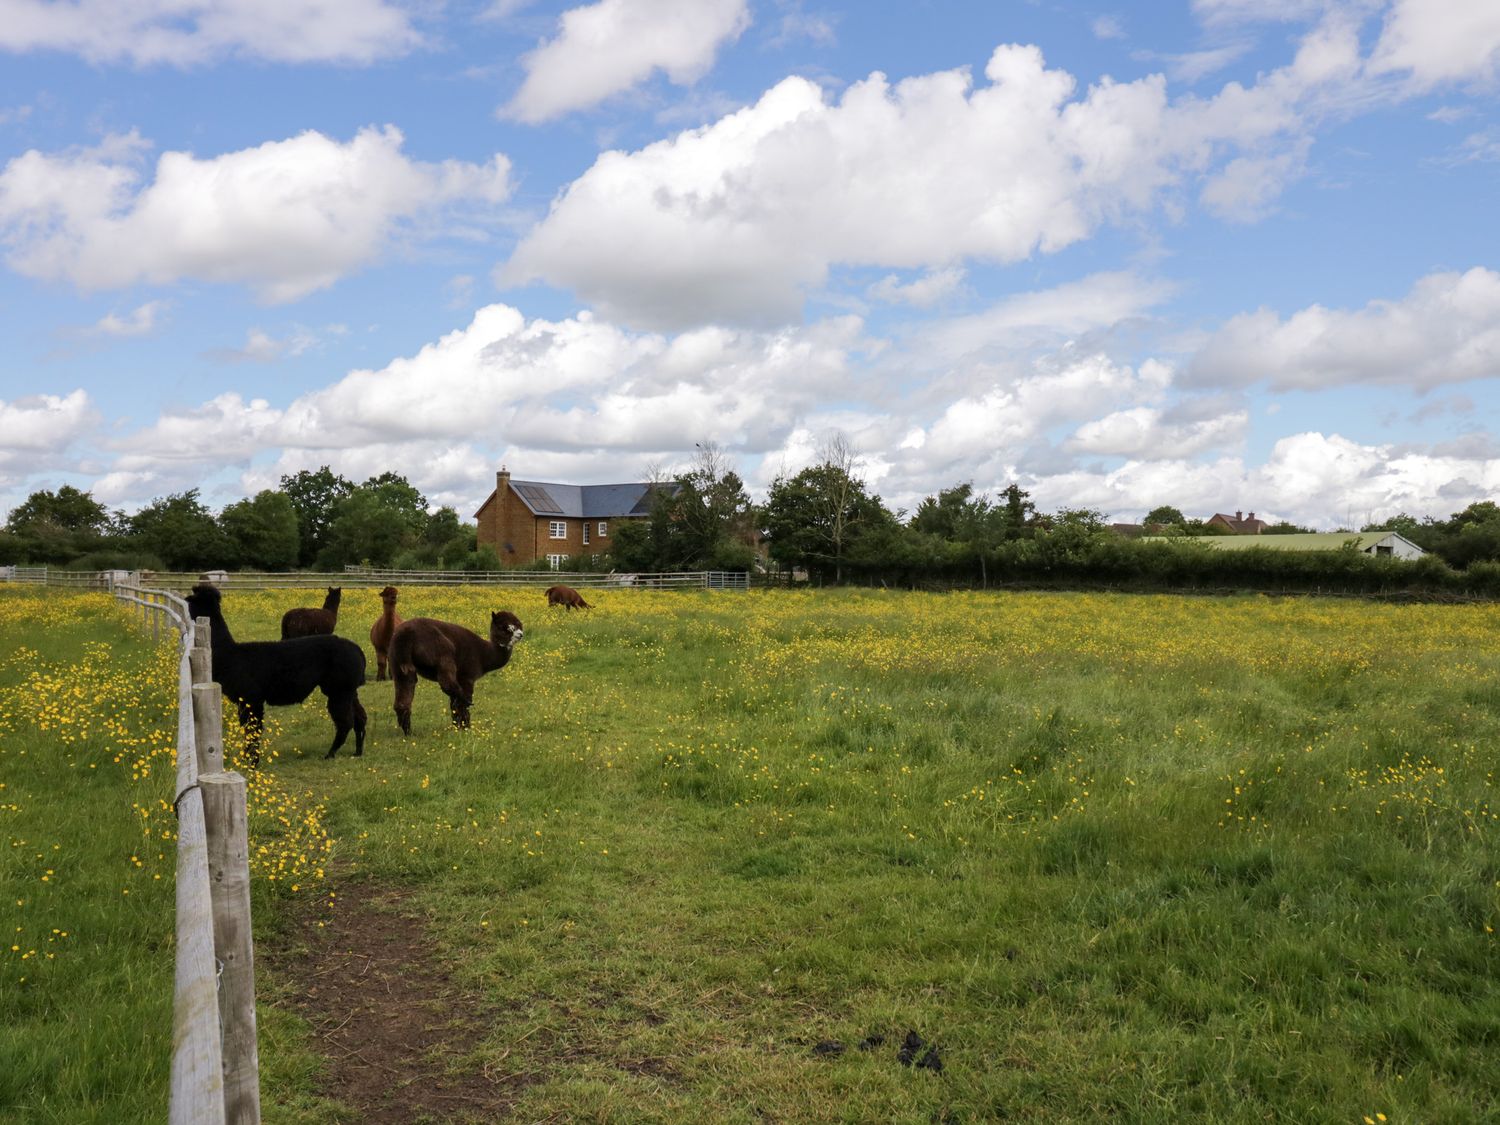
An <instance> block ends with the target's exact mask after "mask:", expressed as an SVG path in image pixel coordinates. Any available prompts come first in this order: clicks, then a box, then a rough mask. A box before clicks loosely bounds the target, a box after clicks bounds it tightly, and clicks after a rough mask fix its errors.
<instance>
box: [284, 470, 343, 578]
mask: <svg viewBox="0 0 1500 1125" xmlns="http://www.w3.org/2000/svg"><path fill="white" fill-rule="evenodd" d="M281 491H282V492H284V493H286V497H287V499H288V500H290V501H291V502H292V508H293V509H294V510H295V511H296V513H297V561H298V563H300V564H301V565H302V566H310V565H311V564H312V563H313V561H314V560H315V559H316V558H317V557H318V552H319V551H321V550H322V549H323V547H324V546H325V544H326V543H327V540H328V528H329V526H330V525H331V524H332V523H333V517H334V509H335V508H336V507H337V506H338V504H339V501H341V500H343V499H345V498H346V497H347V496H348V495H349V494H350V493H351V492H353V491H354V484H353V482H351V481H349V480H347V479H345V478H344V477H341V476H339V475H338V474H337V473H335V472H334V471H333V470H332V469H330V468H329V467H328V466H327V465H323V466H322V467H320V468H319V469H318V470H317V472H309V471H308V470H307V469H303V470H301V471H300V472H296V473H292V474H290V475H288V476H284V477H282V478H281Z"/></svg>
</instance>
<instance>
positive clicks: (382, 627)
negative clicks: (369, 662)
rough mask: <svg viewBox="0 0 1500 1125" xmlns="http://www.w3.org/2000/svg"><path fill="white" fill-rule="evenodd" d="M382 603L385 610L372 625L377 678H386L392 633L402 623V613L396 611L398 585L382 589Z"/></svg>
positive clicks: (371, 631)
mask: <svg viewBox="0 0 1500 1125" xmlns="http://www.w3.org/2000/svg"><path fill="white" fill-rule="evenodd" d="M380 601H381V604H382V605H384V606H385V611H384V612H383V613H381V615H380V617H379V618H377V619H376V621H375V624H373V625H371V626H370V643H371V644H372V645H374V646H375V678H376V679H377V680H383V679H385V678H386V677H385V670H386V667H387V665H388V664H389V658H390V653H391V635H392V634H393V633H395V631H396V626H397V625H399V624H401V615H400V614H399V613H397V612H396V587H394V586H387V587H386V588H385V589H384V590H382V591H380Z"/></svg>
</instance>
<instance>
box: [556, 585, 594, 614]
mask: <svg viewBox="0 0 1500 1125" xmlns="http://www.w3.org/2000/svg"><path fill="white" fill-rule="evenodd" d="M547 604H548V605H549V606H554V605H561V606H567V608H568V609H570V610H571V609H593V608H594V607H593V606H591V605H589V603H588V602H586V601H584V600H583V595H582V594H580V593H579V592H578V591H577V590H575V589H573V587H571V586H548V587H547Z"/></svg>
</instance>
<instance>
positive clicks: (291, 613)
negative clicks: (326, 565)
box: [281, 586, 343, 641]
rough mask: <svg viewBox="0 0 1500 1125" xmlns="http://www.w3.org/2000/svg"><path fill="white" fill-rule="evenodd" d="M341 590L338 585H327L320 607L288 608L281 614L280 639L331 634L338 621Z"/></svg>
mask: <svg viewBox="0 0 1500 1125" xmlns="http://www.w3.org/2000/svg"><path fill="white" fill-rule="evenodd" d="M342 596H343V590H342V589H341V588H340V587H338V586H330V587H328V594H327V596H326V597H324V599H323V607H322V608H321V609H310V608H307V609H289V610H287V611H286V612H285V613H283V614H282V615H281V639H282V640H284V641H286V640H290V639H291V638H293V637H319V636H330V637H331V636H332V635H333V630H334V629H335V628H336V627H337V626H338V623H339V599H340V598H341V597H342Z"/></svg>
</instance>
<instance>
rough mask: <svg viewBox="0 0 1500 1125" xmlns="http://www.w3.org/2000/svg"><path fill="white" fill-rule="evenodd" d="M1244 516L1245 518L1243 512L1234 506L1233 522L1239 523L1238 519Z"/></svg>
mask: <svg viewBox="0 0 1500 1125" xmlns="http://www.w3.org/2000/svg"><path fill="white" fill-rule="evenodd" d="M1244 518H1245V513H1244V512H1242V511H1240V510H1239V509H1238V508H1236V509H1235V512H1234V522H1235V523H1239V521H1240V520H1242V519H1244Z"/></svg>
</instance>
